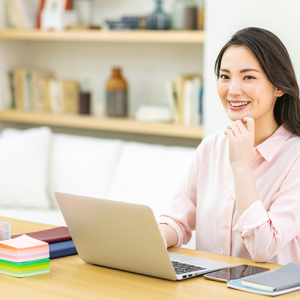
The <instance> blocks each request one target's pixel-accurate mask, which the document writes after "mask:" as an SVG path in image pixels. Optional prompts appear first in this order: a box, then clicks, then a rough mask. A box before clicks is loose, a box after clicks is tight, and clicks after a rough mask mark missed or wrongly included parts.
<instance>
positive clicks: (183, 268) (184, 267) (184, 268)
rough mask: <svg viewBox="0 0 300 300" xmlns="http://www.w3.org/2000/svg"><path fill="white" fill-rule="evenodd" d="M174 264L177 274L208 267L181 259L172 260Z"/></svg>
mask: <svg viewBox="0 0 300 300" xmlns="http://www.w3.org/2000/svg"><path fill="white" fill-rule="evenodd" d="M172 264H173V268H174V270H175V273H176V274H183V273H189V272H195V271H200V270H205V269H206V268H202V267H198V266H194V265H189V264H185V263H182V262H179V261H172Z"/></svg>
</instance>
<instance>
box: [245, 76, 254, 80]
mask: <svg viewBox="0 0 300 300" xmlns="http://www.w3.org/2000/svg"><path fill="white" fill-rule="evenodd" d="M245 79H246V80H248V79H255V78H254V77H253V76H245Z"/></svg>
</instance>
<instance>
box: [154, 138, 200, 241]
mask: <svg viewBox="0 0 300 300" xmlns="http://www.w3.org/2000/svg"><path fill="white" fill-rule="evenodd" d="M201 152H202V143H201V144H200V145H199V147H198V148H197V151H196V154H195V157H194V159H193V161H192V164H191V167H190V169H189V172H188V174H187V176H186V178H185V179H184V180H183V181H182V182H181V183H180V185H179V189H178V192H177V193H176V195H175V196H174V197H173V199H172V201H171V203H170V206H169V208H168V210H167V211H166V212H165V213H164V214H163V215H161V216H160V217H159V218H158V219H157V223H158V224H159V229H160V231H161V234H162V237H163V239H164V241H165V243H166V247H171V246H178V247H180V246H181V245H182V244H183V243H185V244H187V243H188V242H189V240H190V239H191V237H192V230H194V229H195V226H196V205H197V183H198V173H199V164H200V161H201Z"/></svg>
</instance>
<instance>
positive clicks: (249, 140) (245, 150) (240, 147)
mask: <svg viewBox="0 0 300 300" xmlns="http://www.w3.org/2000/svg"><path fill="white" fill-rule="evenodd" d="M245 119H247V120H246V121H247V128H246V127H245V126H244V125H243V123H242V122H241V121H237V122H235V123H234V124H233V125H231V126H230V127H229V129H228V130H226V132H225V133H226V134H227V136H228V139H229V155H230V163H231V167H232V171H233V178H234V189H235V198H236V209H237V214H238V217H239V219H238V223H237V225H236V226H235V227H234V228H233V231H235V232H237V233H239V234H240V236H241V237H242V239H243V241H244V243H245V246H246V248H247V250H248V251H249V253H250V255H251V258H252V259H253V260H254V261H257V262H264V261H268V260H270V259H271V258H272V257H274V256H275V255H277V254H278V252H279V251H280V250H282V249H283V248H284V247H285V246H286V245H287V244H288V243H290V242H291V240H292V239H294V238H295V237H296V236H297V235H298V234H299V233H300V218H299V217H298V216H299V213H300V159H299V157H298V158H297V160H296V161H295V162H294V164H293V167H292V168H291V170H290V172H289V174H288V175H287V177H286V178H285V180H284V181H283V183H282V184H281V186H280V190H279V191H278V193H276V194H275V195H274V196H273V197H272V200H271V206H270V208H269V209H268V211H267V210H266V209H265V207H264V206H263V203H262V201H261V200H262V199H259V196H258V193H257V189H256V186H255V181H254V178H253V175H252V171H251V161H250V159H251V153H252V149H253V145H254V142H253V141H254V121H253V119H250V118H245ZM252 121H253V123H252ZM287 251H289V252H293V251H294V252H295V251H297V250H296V249H288V250H287ZM288 255H300V253H289V254H288Z"/></svg>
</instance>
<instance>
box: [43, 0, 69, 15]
mask: <svg viewBox="0 0 300 300" xmlns="http://www.w3.org/2000/svg"><path fill="white" fill-rule="evenodd" d="M68 2H69V1H68V0H46V2H45V5H44V10H47V11H51V12H64V11H65V10H66V8H67V4H68Z"/></svg>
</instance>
